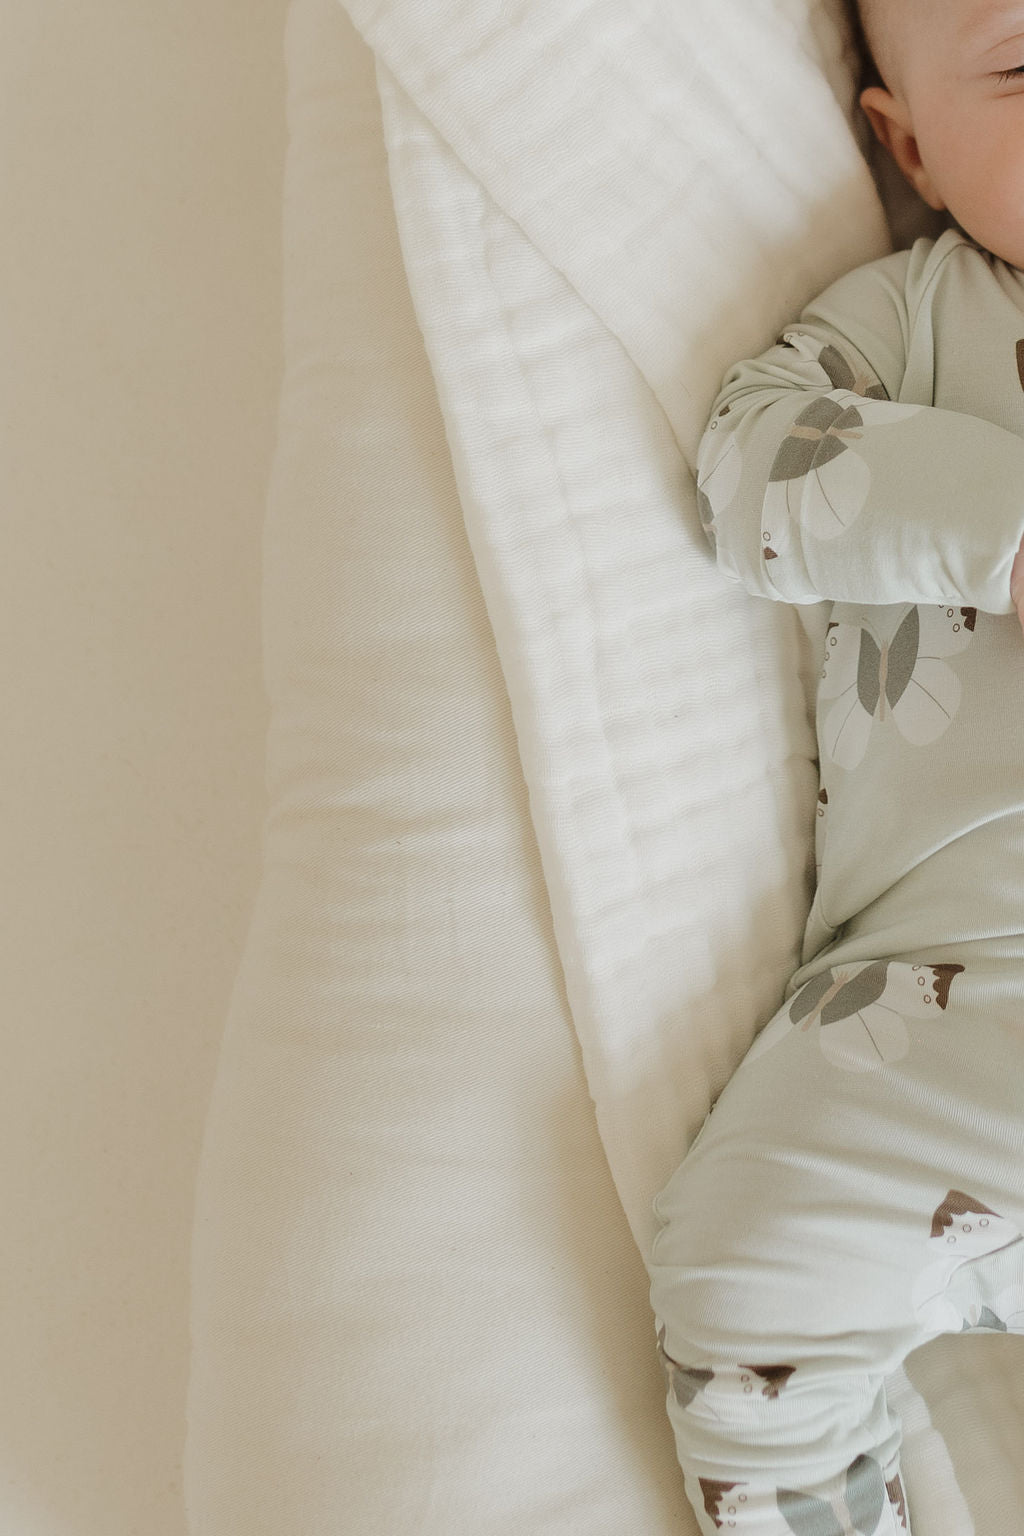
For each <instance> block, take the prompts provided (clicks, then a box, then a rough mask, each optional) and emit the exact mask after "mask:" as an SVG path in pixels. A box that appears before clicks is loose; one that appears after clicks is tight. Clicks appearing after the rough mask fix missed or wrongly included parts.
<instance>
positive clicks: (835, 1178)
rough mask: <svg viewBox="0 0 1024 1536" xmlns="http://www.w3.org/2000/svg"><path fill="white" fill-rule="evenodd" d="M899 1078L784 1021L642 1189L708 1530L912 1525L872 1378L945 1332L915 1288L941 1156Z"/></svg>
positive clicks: (887, 1418) (656, 1292)
mask: <svg viewBox="0 0 1024 1536" xmlns="http://www.w3.org/2000/svg"><path fill="white" fill-rule="evenodd" d="M906 1083H907V1079H906V1078H905V1077H904V1076H903V1074H902V1073H900V1072H899V1071H898V1070H893V1069H891V1068H881V1069H880V1070H878V1071H876V1072H865V1071H846V1070H840V1069H837V1068H836V1066H835V1064H834V1063H830V1062H829V1061H828V1060H827V1059H826V1057H825V1056H824V1054H823V1053H822V1050H821V1049H820V1048H819V1045H818V1042H817V1041H816V1039H815V1037H814V1035H813V1034H811V1033H807V1032H803V1031H800V1030H796V1029H794V1030H793V1031H792V1033H791V1034H789V1035H788V1036H785V1037H784V1038H779V1040H778V1043H776V1044H773V1045H772V1047H771V1049H770V1050H768V1051H766V1052H764V1053H763V1054H761V1055H759V1056H757V1058H756V1059H751V1058H748V1059H747V1061H745V1062H744V1063H743V1065H742V1066H741V1069H740V1071H739V1072H738V1073H737V1074H736V1076H735V1077H734V1078H733V1079H732V1081H731V1082H730V1083H729V1085H728V1086H727V1088H726V1090H725V1092H724V1093H723V1094H722V1096H721V1098H720V1099H719V1101H718V1104H717V1106H716V1108H715V1110H714V1113H713V1115H712V1116H711V1119H710V1120H709V1122H708V1124H707V1125H706V1127H705V1129H704V1130H703V1132H702V1133H701V1136H700V1137H699V1138H698V1141H697V1143H695V1146H694V1148H693V1149H692V1150H691V1153H690V1154H689V1156H688V1157H687V1158H686V1159H685V1161H684V1162H683V1164H682V1166H681V1167H680V1168H679V1169H678V1170H677V1172H676V1174H675V1176H674V1177H673V1179H672V1180H671V1181H670V1183H669V1184H668V1185H667V1187H666V1188H665V1190H664V1191H663V1192H662V1194H661V1195H660V1196H659V1198H658V1201H657V1202H656V1210H657V1212H658V1215H659V1218H660V1219H661V1220H662V1221H663V1222H664V1226H663V1228H662V1230H661V1231H660V1232H659V1234H658V1237H657V1239H656V1241H655V1245H654V1249H653V1256H652V1264H651V1277H652V1288H651V1299H652V1304H653V1307H654V1311H655V1315H656V1318H657V1322H658V1327H659V1345H660V1348H661V1352H662V1359H663V1363H664V1365H665V1368H666V1371H667V1374H668V1381H669V1392H668V1406H669V1415H670V1418H671V1420H672V1425H673V1429H674V1431H675V1435H676V1442H677V1448H678V1454H679V1459H680V1463H681V1465H682V1467H683V1471H684V1474H685V1486H686V1491H687V1494H688V1496H689V1498H690V1501H691V1503H692V1504H693V1506H694V1509H695V1511H696V1513H697V1520H698V1524H699V1525H700V1528H701V1530H702V1531H703V1532H705V1533H707V1536H711V1533H712V1532H718V1531H720V1530H736V1531H737V1532H740V1533H743V1532H748V1533H751V1536H794V1533H795V1536H843V1533H851V1536H852V1533H858V1536H895V1533H897V1532H899V1533H906V1532H908V1531H909V1530H910V1513H909V1511H908V1509H907V1501H906V1495H905V1490H904V1487H903V1484H902V1481H901V1478H900V1473H899V1449H900V1424H899V1421H898V1419H897V1418H896V1416H895V1415H894V1414H893V1413H892V1412H891V1411H890V1409H889V1407H888V1405H887V1402H886V1395H885V1387H884V1378H885V1376H886V1375H888V1374H889V1373H890V1372H891V1371H893V1370H894V1369H896V1367H897V1366H898V1365H900V1364H901V1363H902V1362H903V1360H904V1359H905V1358H906V1356H907V1355H908V1354H909V1353H910V1351H911V1350H912V1349H914V1348H916V1347H917V1346H918V1345H919V1344H921V1343H923V1342H925V1340H926V1339H927V1338H929V1337H931V1336H934V1334H937V1333H939V1332H943V1331H946V1329H945V1327H944V1325H943V1324H942V1323H941V1321H940V1323H939V1325H938V1326H934V1327H931V1326H930V1320H929V1319H928V1318H926V1317H925V1318H923V1317H922V1315H920V1314H919V1312H918V1311H917V1309H916V1308H915V1303H914V1286H915V1281H916V1279H917V1277H918V1274H919V1272H920V1271H921V1268H922V1264H923V1263H924V1262H925V1260H926V1259H927V1242H928V1233H929V1232H930V1230H931V1227H932V1225H933V1221H934V1213H935V1210H936V1207H937V1206H938V1205H939V1204H940V1202H941V1200H942V1199H943V1197H944V1195H945V1193H946V1190H945V1185H944V1182H943V1181H944V1180H945V1178H946V1170H945V1169H941V1170H938V1171H936V1170H935V1169H934V1168H929V1167H928V1166H927V1161H928V1159H927V1157H925V1165H922V1163H921V1161H920V1158H919V1155H918V1152H917V1145H918V1143H917V1142H916V1141H915V1136H914V1135H913V1134H912V1131H911V1129H910V1123H911V1121H912V1114H911V1112H910V1110H909V1108H908V1105H909V1103H911V1102H912V1100H910V1099H908V1097H907V1095H906V1093H905V1087H906ZM924 1142H925V1143H926V1144H928V1145H930V1144H931V1143H930V1142H929V1141H928V1138H927V1137H925V1138H924ZM931 1321H934V1319H932V1320H931Z"/></svg>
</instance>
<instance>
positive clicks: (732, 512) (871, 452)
mask: <svg viewBox="0 0 1024 1536" xmlns="http://www.w3.org/2000/svg"><path fill="white" fill-rule="evenodd" d="M902 256H903V260H904V262H905V261H906V253H902ZM898 260H899V258H898V257H893V258H887V260H886V261H883V262H880V263H874V264H873V265H872V266H870V267H866V268H861V269H860V270H859V271H857V272H854V273H851V274H849V276H848V277H846V278H843V279H841V280H840V281H839V282H838V283H836V284H834V285H833V287H832V288H830V289H829V290H828V292H827V293H826V294H824V295H822V298H821V299H819V300H817V301H816V302H815V303H814V304H812V305H810V306H808V308H807V309H806V310H805V311H804V313H803V315H802V316H801V319H800V320H799V321H798V322H797V323H796V324H794V325H792V326H790V327H789V328H787V330H786V331H785V332H784V335H783V338H780V341H779V342H778V343H777V344H776V345H775V346H774V347H772V348H770V349H769V350H768V351H767V352H765V353H764V354H763V355H762V356H761V357H760V358H757V359H754V360H752V361H748V362H742V363H738V364H737V365H736V366H735V367H734V368H732V369H731V370H730V371H729V373H728V374H727V375H726V378H725V381H724V383H723V386H722V389H721V391H720V393H719V395H718V398H717V399H716V400H715V403H714V406H713V408H712V416H711V420H710V422H709V425H708V427H707V429H706V431H705V433H704V436H703V438H702V440H701V444H700V447H699V449H698V456H697V484H698V490H699V493H700V502H701V519H702V522H703V524H704V527H705V530H706V532H707V534H708V537H709V539H710V540H711V542H712V544H714V545H715V547H716V550H717V556H718V563H719V566H720V568H721V569H722V571H723V572H724V573H725V574H726V575H728V576H730V577H731V578H732V579H734V580H736V581H739V582H741V583H742V584H743V586H745V587H746V588H747V590H748V591H751V592H755V593H759V594H760V595H762V596H764V597H770V598H774V599H775V600H777V601H782V602H790V603H814V602H818V601H820V600H822V599H831V600H835V601H839V602H853V603H870V604H883V603H900V602H912V603H946V602H948V603H953V604H956V605H957V606H961V605H962V606H967V607H976V608H980V609H982V610H984V611H985V612H988V613H1012V612H1013V611H1014V608H1015V607H1017V609H1018V611H1019V612H1020V613H1021V615H1022V623H1024V586H1022V589H1021V590H1020V592H1018V590H1017V581H1016V580H1015V583H1014V593H1013V596H1011V585H1010V583H1011V569H1012V570H1013V571H1015V572H1016V576H1017V578H1022V579H1024V554H1022V555H1021V556H1020V557H1019V558H1018V560H1017V563H1016V564H1015V556H1017V555H1018V551H1019V550H1020V551H1024V439H1022V438H1020V437H1018V436H1017V435H1016V433H1013V432H1009V431H1007V430H1006V429H1005V428H1003V427H999V426H996V425H995V424H994V423H992V422H989V421H984V420H982V419H980V418H979V417H975V416H969V415H966V414H963V413H961V412H959V411H948V410H940V409H937V408H936V407H934V406H917V405H901V404H898V403H896V400H897V397H898V393H899V389H900V386H901V384H902V381H903V374H904V371H905V338H906V335H907V334H908V326H907V317H906V301H905V297H904V286H903V284H902V283H901V282H899V281H896V280H894V278H895V277H896V276H897V275H898V273H899V268H898V265H896V263H898ZM1018 598H1019V601H1018V600H1017V599H1018Z"/></svg>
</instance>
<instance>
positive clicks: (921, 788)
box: [651, 230, 1024, 1536]
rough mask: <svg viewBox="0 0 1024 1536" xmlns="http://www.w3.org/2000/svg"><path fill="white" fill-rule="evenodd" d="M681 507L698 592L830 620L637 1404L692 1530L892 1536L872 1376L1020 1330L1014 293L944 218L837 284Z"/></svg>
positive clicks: (1023, 1010)
mask: <svg viewBox="0 0 1024 1536" xmlns="http://www.w3.org/2000/svg"><path fill="white" fill-rule="evenodd" d="M698 490H699V496H700V505H701V518H702V522H703V524H704V528H705V531H706V533H707V535H708V538H709V540H710V542H711V544H712V546H713V547H714V548H715V551H716V556H717V560H718V564H719V567H720V568H721V570H722V571H723V572H724V573H725V574H726V575H727V576H729V577H731V578H733V579H734V580H736V581H738V582H740V583H742V585H743V586H744V587H746V588H747V590H748V591H750V592H753V593H757V594H759V595H761V596H764V597H767V598H771V599H773V600H775V601H780V602H788V603H817V602H821V601H826V602H828V603H829V604H830V605H831V606H830V610H829V624H828V633H827V637H826V640H825V645H824V655H823V656H822V664H821V675H820V680H819V684H818V694H817V730H818V749H819V762H820V776H821V789H820V795H819V803H818V817H817V837H816V861H817V866H818V881H817V890H816V894H815V897H814V902H813V905H812V908H811V912H810V915H809V918H808V923H807V929H806V933H805V937H804V948H803V953H802V955H801V966H800V969H799V970H798V971H797V972H796V973H795V975H794V976H793V977H792V979H791V981H790V983H789V985H788V987H787V989H786V997H785V1001H784V1003H783V1006H782V1007H781V1008H780V1009H779V1011H778V1013H777V1014H776V1015H775V1017H774V1019H772V1020H771V1022H770V1023H769V1024H768V1025H767V1026H766V1027H765V1028H764V1029H763V1030H762V1031H761V1033H760V1034H759V1035H758V1037H757V1039H756V1040H755V1041H754V1044H753V1046H752V1047H751V1049H750V1051H749V1052H748V1054H747V1056H746V1057H745V1058H744V1060H743V1062H742V1063H741V1064H740V1067H739V1069H738V1071H737V1072H736V1073H735V1075H734V1076H733V1078H732V1079H731V1081H730V1082H729V1083H728V1084H727V1086H726V1088H725V1090H724V1092H723V1093H722V1094H721V1095H720V1097H719V1099H718V1101H717V1103H716V1105H715V1106H714V1109H713V1112H712V1114H711V1115H710V1116H709V1118H708V1120H707V1121H706V1123H705V1125H704V1128H703V1129H702V1131H701V1133H700V1135H699V1136H698V1138H697V1140H696V1142H695V1143H694V1145H693V1147H692V1148H691V1150H690V1152H689V1153H688V1154H687V1156H686V1158H685V1159H684V1161H683V1163H682V1165H681V1166H680V1168H679V1169H677V1171H676V1173H675V1175H674V1176H673V1178H672V1179H671V1180H670V1182H669V1183H668V1185H667V1186H666V1188H665V1189H664V1190H663V1191H662V1192H661V1193H660V1195H659V1196H658V1198H657V1200H656V1202H655V1209H656V1212H657V1215H658V1218H659V1221H660V1222H661V1224H662V1225H661V1229H660V1231H659V1233H658V1236H657V1238H656V1241H655V1245H654V1250H653V1256H652V1264H651V1279H652V1286H651V1299H652V1303H653V1307H654V1311H655V1315H656V1319H657V1324H658V1331H659V1349H660V1353H661V1357H662V1362H663V1365H664V1367H665V1371H666V1376H667V1384H668V1409H669V1415H670V1418H671V1420H672V1425H673V1429H674V1431H675V1435H676V1443H677V1447H678V1452H679V1458H680V1463H681V1465H682V1467H683V1471H684V1474H685V1485H686V1489H687V1493H688V1495H689V1497H690V1500H691V1502H692V1503H693V1506H694V1509H695V1511H696V1513H697V1519H698V1524H699V1525H700V1528H701V1530H702V1531H703V1532H706V1533H710V1532H713V1531H719V1530H736V1531H738V1532H749V1533H755V1536H792V1533H796V1536H842V1533H845V1532H857V1533H860V1536H891V1533H894V1532H905V1531H909V1530H910V1528H911V1521H912V1519H913V1510H912V1508H908V1500H907V1495H906V1489H905V1487H904V1485H903V1483H902V1480H901V1477H900V1473H899V1448H900V1425H899V1422H898V1420H897V1418H896V1416H895V1415H894V1414H893V1412H892V1411H891V1410H890V1409H889V1407H888V1405H887V1402H886V1395H885V1385H884V1378H885V1377H886V1375H888V1374H889V1372H891V1371H893V1370H895V1369H896V1368H897V1367H898V1366H899V1365H900V1364H901V1363H902V1362H903V1361H904V1360H905V1359H906V1356H907V1355H908V1354H909V1353H910V1352H911V1350H913V1349H916V1348H917V1347H918V1346H919V1345H920V1344H923V1343H924V1342H926V1341H927V1340H928V1339H931V1338H934V1337H936V1336H938V1335H939V1334H943V1333H964V1332H969V1331H973V1330H976V1329H983V1330H989V1331H996V1332H1024V635H1022V633H1021V626H1020V622H1019V620H1018V618H1017V615H1016V612H1015V611H1014V607H1013V604H1012V602H1011V600H1010V568H1011V566H1012V564H1013V560H1014V556H1015V554H1016V552H1017V549H1018V547H1019V545H1020V543H1021V539H1022V536H1024V274H1022V273H1021V272H1019V271H1017V269H1015V268H1013V267H1010V266H1007V265H1006V264H1005V263H1004V262H1002V261H999V260H997V259H996V258H994V257H993V256H991V255H990V254H989V253H987V252H985V251H984V250H983V249H981V248H980V247H979V246H977V245H976V244H974V243H973V242H972V241H971V240H969V239H968V238H967V237H966V236H965V235H963V234H962V233H961V232H960V231H958V230H951V231H949V232H948V233H946V234H944V235H943V236H942V237H941V238H940V239H938V240H937V241H933V240H919V241H918V242H917V243H916V244H915V245H914V247H913V249H912V250H910V251H902V252H898V253H896V254H894V255H891V256H887V257H885V258H884V259H882V260H881V261H877V262H873V263H871V264H870V265H868V266H866V267H861V268H859V269H858V270H857V271H855V272H852V273H850V274H848V275H847V276H846V277H844V278H842V279H840V281H839V282H837V283H835V284H833V286H832V287H831V288H829V289H828V291H827V292H826V293H825V294H823V295H822V297H821V298H820V299H818V300H816V301H815V302H814V303H813V304H811V305H809V306H808V308H807V309H806V310H805V311H804V313H803V314H802V315H801V317H800V319H799V321H798V322H796V323H795V324H793V325H792V326H790V327H788V328H787V329H786V330H785V332H784V333H783V335H782V337H780V339H779V341H778V342H777V343H776V344H775V345H774V346H773V347H771V348H770V349H769V350H768V351H767V352H765V353H764V354H763V356H761V357H760V358H758V359H756V360H752V361H746V362H742V363H739V364H737V365H736V366H735V367H734V368H732V369H731V370H730V372H729V373H728V374H727V375H726V378H725V381H724V383H723V386H722V389H721V391H720V393H719V395H718V398H717V400H716V401H715V404H714V407H713V410H712V415H711V420H710V422H709V425H708V428H707V430H706V432H705V434H704V437H703V439H702V442H701V445H700V449H699V453H698Z"/></svg>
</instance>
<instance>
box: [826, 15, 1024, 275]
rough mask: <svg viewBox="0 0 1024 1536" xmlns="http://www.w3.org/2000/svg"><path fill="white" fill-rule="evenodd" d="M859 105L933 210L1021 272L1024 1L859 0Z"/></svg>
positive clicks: (1023, 244) (1023, 232)
mask: <svg viewBox="0 0 1024 1536" xmlns="http://www.w3.org/2000/svg"><path fill="white" fill-rule="evenodd" d="M857 4H858V8H859V11H860V16H861V20H862V23H863V27H864V34H865V37H866V39H867V43H868V46H869V48H870V50H871V53H872V56H873V58H874V62H875V64H876V65H877V70H878V75H879V76H880V78H881V80H882V82H883V83H882V84H880V85H877V84H876V85H870V86H868V88H867V89H866V90H865V91H863V92H862V93H861V98H860V102H861V106H862V107H863V108H864V111H865V112H866V113H867V116H868V118H869V119H870V122H871V126H872V127H873V128H874V130H875V133H876V134H877V136H878V138H879V139H880V141H881V142H882V144H884V145H885V147H886V149H888V150H889V151H890V153H891V154H892V155H893V157H894V159H895V160H896V162H897V164H898V165H899V167H900V169H901V171H902V172H903V174H904V176H906V178H907V180H908V181H909V182H910V183H911V185H912V186H913V187H915V188H916V189H917V191H918V192H919V193H920V195H921V196H922V197H923V198H924V200H925V202H926V203H928V204H929V205H930V206H931V207H932V208H937V209H942V208H948V209H949V211H950V213H951V214H952V215H953V217H954V218H955V219H956V221H957V223H958V224H959V225H960V227H961V229H963V230H964V231H965V233H966V234H968V235H970V236H971V238H972V239H973V240H976V241H977V242H978V244H979V245H981V246H984V247H985V249H986V250H989V251H991V252H992V253H993V255H995V256H1000V257H1002V259H1003V260H1004V261H1007V262H1009V263H1010V264H1011V265H1012V266H1015V267H1021V268H1024V0H857Z"/></svg>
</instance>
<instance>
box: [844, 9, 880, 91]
mask: <svg viewBox="0 0 1024 1536" xmlns="http://www.w3.org/2000/svg"><path fill="white" fill-rule="evenodd" d="M881 3H883V0H846V10H847V14H848V16H849V19H850V31H851V32H852V34H853V41H854V46H855V47H856V49H857V54H858V57H859V58H860V82H859V85H858V91H866V90H867V89H868V86H871V85H883V86H884V84H885V81H884V80H883V79H882V74H881V71H880V70H879V68H878V64H877V62H876V60H875V56H874V54H873V53H872V51H871V44H870V42H869V41H868V35H869V32H870V30H871V21H872V18H873V16H874V15H875V14H876V13H877V10H878V7H879V5H880V4H881Z"/></svg>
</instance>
